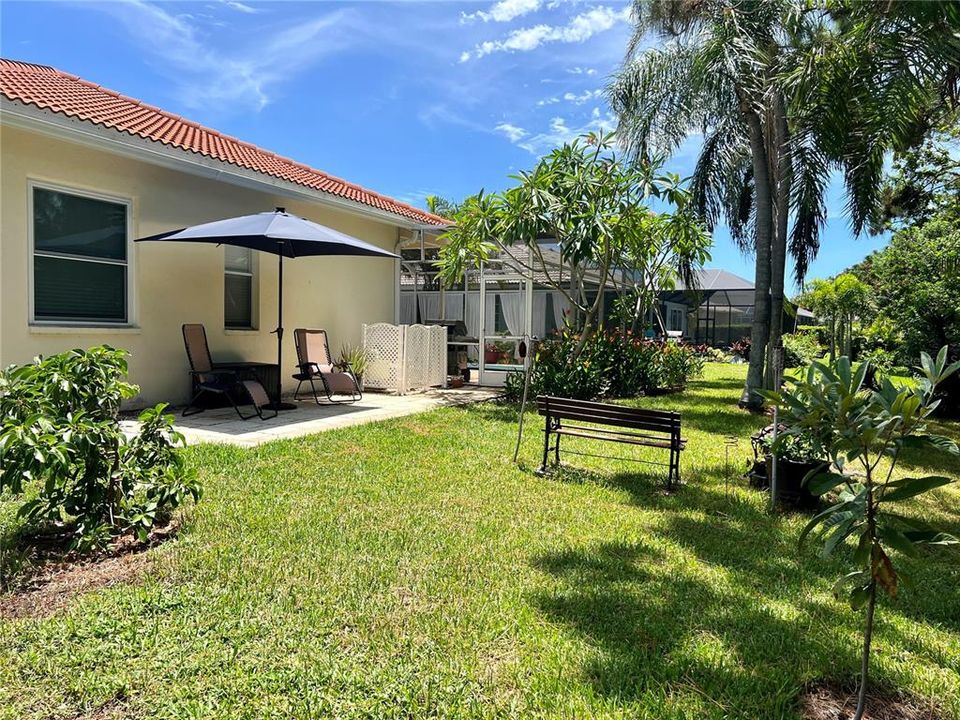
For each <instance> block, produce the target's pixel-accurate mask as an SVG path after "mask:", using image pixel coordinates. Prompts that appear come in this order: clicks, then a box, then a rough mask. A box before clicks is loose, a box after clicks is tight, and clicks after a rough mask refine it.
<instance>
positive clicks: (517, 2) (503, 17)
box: [460, 0, 541, 23]
mask: <svg viewBox="0 0 960 720" xmlns="http://www.w3.org/2000/svg"><path fill="white" fill-rule="evenodd" d="M540 4H541V0H500V2H496V3H494V4H493V5H492V6H491V7H490V10H489V11H487V12H484V11H483V10H478V11H477V12H475V13H461V15H460V22H462V23H465V22H472V21H473V20H483V22H490V21H491V20H493V22H510V21H511V20H515V19H516V18H518V17H523V16H524V15H528V14H529V13H532V12H535V11H536V10H539V9H540Z"/></svg>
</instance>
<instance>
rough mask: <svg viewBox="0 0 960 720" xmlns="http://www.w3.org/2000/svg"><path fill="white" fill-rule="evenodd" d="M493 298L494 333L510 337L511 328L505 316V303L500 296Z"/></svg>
mask: <svg viewBox="0 0 960 720" xmlns="http://www.w3.org/2000/svg"><path fill="white" fill-rule="evenodd" d="M493 297H494V300H493V303H494V304H493V331H494V332H495V333H497V334H498V335H508V334H509V333H510V328H508V327H507V319H506V318H505V317H504V316H503V301H502V300H501V299H500V296H499V295H494V296H493Z"/></svg>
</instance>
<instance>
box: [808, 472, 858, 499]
mask: <svg viewBox="0 0 960 720" xmlns="http://www.w3.org/2000/svg"><path fill="white" fill-rule="evenodd" d="M848 482H850V478H849V477H847V476H846V475H841V474H839V473H820V474H819V475H815V476H814V477H812V478H810V479H809V480H807V481H806V486H807V490H809V491H810V492H811V493H813V494H814V495H825V494H826V493H828V492H830V491H831V490H833V489H834V488H835V487H837V486H838V485H843V484H845V483H848Z"/></svg>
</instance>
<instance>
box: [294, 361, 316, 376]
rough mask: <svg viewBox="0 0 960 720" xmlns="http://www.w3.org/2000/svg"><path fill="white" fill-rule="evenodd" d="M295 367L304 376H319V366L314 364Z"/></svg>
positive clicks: (302, 364)
mask: <svg viewBox="0 0 960 720" xmlns="http://www.w3.org/2000/svg"><path fill="white" fill-rule="evenodd" d="M297 367H298V368H300V372H302V373H305V374H306V375H319V374H320V366H319V365H317V363H315V362H306V363H300V364H299V365H297Z"/></svg>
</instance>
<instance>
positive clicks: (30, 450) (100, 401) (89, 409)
mask: <svg viewBox="0 0 960 720" xmlns="http://www.w3.org/2000/svg"><path fill="white" fill-rule="evenodd" d="M126 374H127V361H126V352H125V351H123V350H115V349H113V348H110V347H107V346H100V347H94V348H90V349H89V350H71V351H69V352H64V353H60V354H58V355H53V356H51V357H48V358H37V359H36V360H35V361H34V362H33V363H31V364H29V365H23V366H20V367H16V366H14V367H11V368H9V369H7V370H4V371H2V372H0V490H9V491H10V492H12V493H14V494H16V495H20V494H23V493H24V492H25V490H27V489H31V490H34V491H35V496H34V497H33V498H32V499H31V500H29V501H27V502H26V503H25V504H24V505H23V506H22V507H21V509H20V515H21V517H24V518H26V519H27V520H28V521H33V522H56V523H61V522H62V523H65V524H66V526H67V527H68V528H69V529H70V530H71V532H72V534H73V542H74V546H75V547H77V548H79V549H89V548H92V547H97V546H102V545H104V544H105V543H106V542H108V541H109V540H110V538H111V537H113V536H114V535H117V534H120V533H125V532H133V533H136V534H137V535H138V536H139V537H140V538H141V539H145V538H146V535H147V533H148V532H149V531H150V528H151V527H153V525H154V523H155V522H157V521H159V520H162V519H164V518H165V517H167V516H169V513H170V512H171V511H172V510H174V509H175V508H176V507H177V506H179V505H180V504H181V503H183V502H184V501H185V500H186V499H187V498H188V497H192V498H193V499H194V500H197V499H199V497H200V486H199V484H198V483H197V482H196V481H195V479H194V478H193V476H192V474H191V473H190V472H188V471H187V468H186V467H185V465H184V461H183V458H182V456H181V454H180V452H179V451H178V446H180V445H182V444H183V437H182V436H181V435H180V434H179V433H177V432H175V431H174V429H173V417H172V416H171V415H165V414H164V412H163V411H164V409H165V407H166V406H165V405H157V406H156V407H153V408H149V409H147V410H145V411H144V412H143V413H142V414H141V415H140V418H139V419H140V423H141V427H140V431H139V433H138V434H136V435H134V436H132V437H130V438H128V437H127V436H126V435H125V434H124V432H123V430H122V429H121V427H120V423H119V419H118V414H119V411H120V403H121V402H122V401H123V400H124V399H126V398H130V397H133V396H134V395H135V394H136V393H137V391H138V390H137V387H136V386H134V385H131V384H129V383H127V382H125V380H124V378H125V377H126ZM33 494H34V493H33V492H31V495H33Z"/></svg>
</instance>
